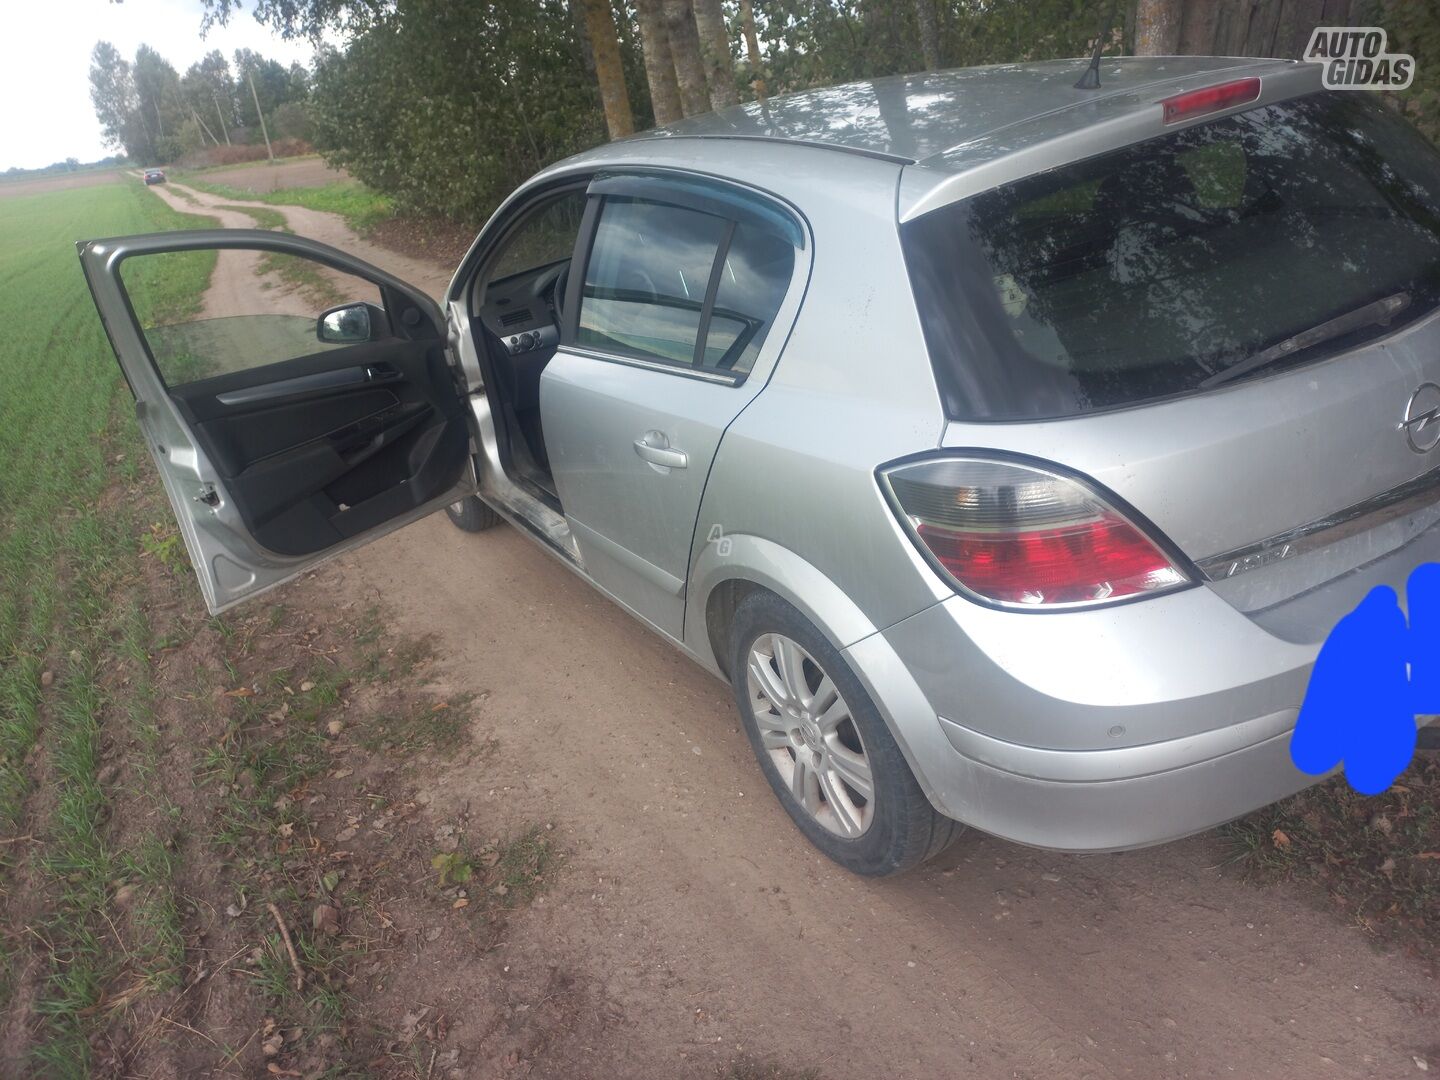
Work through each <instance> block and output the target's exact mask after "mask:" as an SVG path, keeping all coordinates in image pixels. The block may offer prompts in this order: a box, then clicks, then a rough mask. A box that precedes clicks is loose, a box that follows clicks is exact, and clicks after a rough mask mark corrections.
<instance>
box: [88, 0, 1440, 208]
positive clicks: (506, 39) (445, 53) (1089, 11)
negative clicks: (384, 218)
mask: <svg viewBox="0 0 1440 1080" xmlns="http://www.w3.org/2000/svg"><path fill="white" fill-rule="evenodd" d="M203 2H204V4H205V8H206V20H207V23H215V22H224V21H225V20H227V19H228V18H230V17H232V16H233V15H234V14H235V13H236V12H238V11H239V10H240V8H241V3H242V0H203ZM1110 7H1111V0H893V2H892V0H257V3H256V5H255V7H254V15H255V17H256V18H258V19H259V20H260V21H261V22H262V23H265V24H267V25H268V26H270V27H271V28H272V29H274V30H276V31H277V32H279V33H280V34H281V35H283V36H285V37H305V38H309V39H310V40H312V41H314V42H316V43H317V54H316V62H315V68H314V71H313V72H312V73H311V74H310V79H309V84H308V95H309V96H308V99H307V107H308V118H309V121H310V123H311V125H312V130H313V135H314V142H315V144H316V146H317V147H319V148H320V149H321V150H322V152H323V153H324V154H325V156H326V157H327V159H328V160H330V161H331V163H332V164H336V165H339V166H343V167H345V168H347V169H348V170H349V171H350V172H351V173H352V174H354V175H355V176H357V177H358V178H360V179H361V180H363V181H365V182H366V183H367V184H369V185H371V186H372V187H374V188H376V189H378V190H380V191H383V192H385V193H386V194H389V195H391V196H392V197H393V198H394V199H395V200H396V203H397V205H398V206H399V207H400V208H402V209H404V210H409V211H416V212H421V213H429V214H439V215H444V216H448V217H453V218H458V219H461V220H464V221H467V222H470V223H475V222H477V221H479V220H483V218H484V217H485V216H486V215H488V213H489V212H490V211H491V210H492V209H493V208H494V206H495V204H496V203H497V202H498V201H499V200H500V199H501V198H503V197H504V196H505V195H506V194H508V193H509V192H510V191H511V190H512V189H513V188H514V187H515V186H516V185H517V184H518V183H519V182H520V181H522V180H523V179H524V178H525V177H527V176H528V175H530V174H531V173H533V172H534V171H536V170H537V169H540V168H542V167H544V166H545V165H547V164H549V163H551V162H553V161H556V160H558V159H560V158H562V157H565V156H567V155H568V154H571V153H574V152H577V151H579V150H582V149H585V148H587V147H589V146H593V145H595V144H597V143H599V142H602V141H604V140H605V139H606V138H619V137H623V136H625V135H628V134H630V133H632V132H634V131H638V130H643V129H645V128H647V127H650V126H652V125H656V124H667V123H672V122H674V121H677V120H681V119H684V118H685V117H689V116H693V115H695V114H697V113H702V112H708V111H710V110H712V109H719V108H725V107H727V106H731V105H735V104H737V103H744V102H750V101H756V100H762V99H764V98H766V97H769V96H773V95H776V94H782V93H788V92H790V91H794V90H801V89H806V88H810V87H815V86H823V85H828V84H832V83H837V82H845V81H848V80H853V79H861V78H870V77H877V76H885V75H894V74H900V73H907V72H917V71H923V70H935V69H941V68H947V67H964V66H970V65H975V64H988V63H1004V62H1013V61H1022V60H1043V59H1051V58H1057V57H1078V56H1082V55H1084V54H1086V53H1088V52H1089V50H1090V48H1091V47H1092V46H1093V44H1094V42H1095V40H1096V37H1097V35H1098V33H1099V32H1100V29H1101V23H1102V21H1103V16H1104V14H1105V12H1106V10H1107V9H1110ZM1114 11H1115V12H1116V15H1115V19H1114V25H1113V27H1112V34H1111V38H1110V40H1109V41H1108V42H1107V49H1108V51H1110V52H1112V53H1120V52H1139V53H1149V54H1166V53H1194V54H1218V55H1251V56H1290V57H1295V56H1298V55H1299V54H1300V51H1301V49H1303V47H1304V45H1305V43H1306V41H1307V40H1308V37H1309V33H1310V30H1311V29H1312V28H1313V27H1314V26H1316V25H1322V24H1323V25H1345V24H1367V23H1368V24H1375V25H1382V26H1385V27H1386V28H1387V29H1388V30H1389V31H1390V34H1391V39H1392V46H1391V47H1392V48H1394V49H1397V50H1401V51H1409V52H1412V53H1414V54H1416V56H1417V59H1418V60H1419V72H1420V77H1419V78H1417V83H1416V86H1415V88H1414V89H1413V90H1412V91H1411V92H1410V93H1409V94H1408V95H1407V97H1406V99H1405V101H1404V103H1403V104H1404V105H1405V107H1407V108H1409V109H1410V110H1411V111H1412V112H1413V113H1415V114H1416V116H1417V117H1418V118H1419V119H1421V120H1422V122H1426V123H1429V124H1430V125H1431V130H1432V131H1434V130H1435V128H1436V126H1440V125H1437V120H1440V6H1437V5H1435V4H1433V3H1422V2H1420V0H1122V2H1119V3H1117V4H1116V5H1115V7H1114ZM332 40H340V41H342V42H344V47H343V48H339V49H337V48H333V47H329V46H327V45H325V44H324V42H327V41H332ZM97 52H98V48H97ZM214 55H218V54H212V56H214ZM222 59H223V58H222ZM134 66H135V68H136V72H137V74H138V69H139V67H140V57H138V56H137V58H136V64H135V65H134ZM198 66H199V65H197V67H198ZM194 71H195V68H192V69H191V72H194ZM191 72H187V75H186V79H189V78H190V77H191ZM172 74H173V73H172ZM1077 74H1078V72H1077ZM257 78H258V75H257ZM184 81H185V80H184V79H182V80H181V82H182V83H184ZM231 85H232V88H233V87H234V85H235V80H231ZM138 86H139V80H137V89H138ZM172 96H173V95H172ZM240 96H242V95H239V94H238V93H237V94H235V95H234V96H233V97H232V99H231V100H232V101H238V98H239V97H240ZM152 97H153V95H152ZM264 100H265V99H264V98H263V97H262V102H263V101H264ZM269 107H270V106H268V105H266V108H269ZM98 108H99V106H98V103H97V111H98ZM153 111H154V109H153V106H152V107H151V108H150V109H149V110H148V111H147V109H146V108H145V107H143V106H142V107H140V108H139V109H138V112H139V114H140V116H141V117H142V118H144V117H148V116H149V114H150V113H151V112H153ZM196 111H197V112H198V111H200V110H198V109H197V110H196ZM182 119H183V118H182ZM202 137H203V133H202Z"/></svg>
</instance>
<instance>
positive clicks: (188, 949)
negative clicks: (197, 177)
mask: <svg viewBox="0 0 1440 1080" xmlns="http://www.w3.org/2000/svg"><path fill="white" fill-rule="evenodd" d="M248 212H249V211H248V210H247V213H248ZM264 215H265V212H264V211H260V212H259V213H258V214H256V215H255V217H256V219H257V223H259V224H266V221H265V220H264ZM209 224H210V221H209V219H206V218H198V217H194V216H191V215H186V214H180V213H177V212H175V211H173V210H170V209H169V208H168V207H167V206H166V205H165V204H164V203H162V202H161V201H160V200H159V199H158V198H156V197H155V196H154V195H153V194H151V193H148V192H146V191H145V189H143V188H141V187H139V186H138V185H117V186H114V187H108V188H100V189H85V190H78V191H74V192H61V193H52V194H47V195H44V196H40V197H37V198H36V199H33V200H29V199H23V198H16V199H14V200H10V201H7V202H3V203H0V238H3V242H0V282H3V283H4V284H5V285H6V286H7V288H6V289H5V290H4V291H3V292H0V308H4V307H5V306H6V305H11V307H10V310H13V311H15V312H16V313H17V317H16V318H15V319H13V320H12V324H13V325H14V326H15V327H17V328H18V332H15V333H12V334H11V335H9V336H8V337H7V338H6V339H5V340H4V341H3V342H0V378H4V379H5V380H6V385H7V387H8V388H9V390H10V391H11V392H9V393H7V395H6V397H5V398H4V399H3V402H0V411H3V422H0V451H3V452H4V453H5V454H6V455H7V462H8V464H9V468H8V469H7V470H6V471H4V472H0V840H3V843H0V1076H5V1077H8V1076H35V1077H67V1078H68V1077H75V1078H80V1077H89V1076H129V1075H153V1076H170V1075H201V1074H204V1075H210V1074H211V1073H212V1072H213V1073H218V1074H223V1075H238V1074H243V1075H255V1074H277V1071H278V1074H279V1075H317V1076H318V1075H374V1076H397V1077H400V1076H403V1077H418V1076H423V1075H427V1073H428V1071H429V1069H428V1066H433V1064H434V1062H435V1060H436V1055H437V1053H441V1052H444V1053H446V1054H447V1055H448V1057H449V1058H450V1059H452V1060H453V1058H454V1056H455V1052H454V1051H453V1050H450V1051H447V1050H445V1039H446V1024H445V1023H444V1022H443V1021H441V1020H438V1019H432V1020H431V1021H429V1022H427V1023H426V1024H422V1025H416V1024H414V1023H410V1024H408V1025H407V1022H406V1016H407V1015H408V1010H409V1009H410V1008H412V1007H413V1000H414V999H413V996H412V997H406V996H403V995H396V994H394V993H393V992H392V993H386V994H379V993H378V992H372V991H374V987H376V986H378V985H380V984H381V983H383V984H385V985H387V986H388V985H391V984H393V983H395V982H397V981H398V982H401V983H402V984H403V983H404V982H405V980H406V979H408V981H409V984H410V985H413V986H419V987H423V986H424V985H425V980H426V979H427V978H429V977H430V976H429V973H430V972H431V970H432V967H431V965H433V964H436V963H440V964H441V965H442V966H443V967H444V968H446V969H449V970H458V969H461V968H462V967H463V968H466V969H476V970H479V971H484V970H485V965H486V964H487V963H488V961H487V958H486V950H487V949H488V948H490V947H491V946H492V945H493V942H494V941H495V940H496V939H497V938H498V936H499V934H500V932H501V928H502V927H503V925H504V922H505V920H506V918H507V917H508V916H509V915H510V913H511V912H512V911H513V910H515V909H517V908H519V907H522V906H524V905H525V904H526V903H528V902H529V901H530V900H531V899H532V898H535V897H537V896H539V895H540V894H541V893H542V892H543V890H544V889H545V887H546V884H547V882H548V880H549V878H550V876H551V874H552V873H554V872H555V870H556V868H557V866H558V865H559V861H560V858H561V855H560V853H559V851H558V849H557V848H556V846H555V839H554V833H553V832H552V831H551V830H550V828H548V827H546V826H545V825H537V824H534V823H527V822H524V821H514V822H511V823H509V825H508V826H499V825H496V824H495V823H489V824H488V825H487V826H486V827H485V828H484V829H483V831H482V830H481V827H480V823H479V822H472V821H471V820H470V818H469V813H468V809H466V810H465V811H464V812H462V813H460V814H459V815H453V814H452V815H451V816H448V817H446V818H445V819H444V820H443V821H442V822H437V821H436V820H432V817H431V813H430V811H429V810H428V809H427V806H426V804H425V803H424V802H423V801H422V800H421V799H420V797H419V796H418V795H417V790H416V785H415V783H414V780H413V763H414V762H415V761H416V760H424V759H426V757H427V755H432V754H435V753H436V752H445V753H450V754H453V753H456V752H458V751H459V750H460V748H461V747H462V746H463V745H464V744H465V742H466V741H467V740H468V738H469V734H468V733H469V731H470V728H471V717H470V703H469V702H468V701H467V700H465V699H463V698H459V697H452V698H451V699H449V700H438V699H436V698H435V697H434V696H433V695H432V694H431V693H429V692H428V691H427V690H426V688H425V685H424V684H425V679H426V675H425V671H426V668H427V665H428V663H429V658H428V654H427V651H426V649H425V648H424V647H423V645H421V644H417V643H404V642H396V641H394V640H393V639H392V638H391V637H390V636H389V635H388V633H387V629H386V625H385V621H384V619H383V618H382V617H381V615H380V614H379V612H378V611H375V610H369V611H355V610H343V609H337V608H336V605H335V600H334V597H333V593H331V592H330V591H328V590H325V589H323V588H318V587H317V588H315V589H312V590H310V591H309V592H308V593H307V592H306V589H305V586H304V585H303V583H302V584H297V585H294V586H292V587H291V588H290V589H288V590H287V593H286V596H287V600H292V599H293V598H296V597H298V598H299V600H298V604H297V606H296V607H294V608H287V607H285V606H282V605H279V604H270V605H268V606H258V607H257V608H252V609H246V610H245V611H244V612H242V613H241V614H239V615H227V616H226V617H224V618H209V617H207V616H206V615H205V614H204V611H203V607H202V606H201V605H200V604H199V602H198V599H197V596H196V590H195V586H194V580H193V575H192V573H191V571H190V568H189V566H188V563H187V559H186V555H185V552H184V548H183V545H182V544H181V542H180V538H179V536H178V534H177V533H176V531H175V529H174V527H173V521H172V518H171V512H170V509H169V507H168V505H167V504H166V503H165V501H164V499H163V496H162V495H161V494H160V491H159V485H158V484H157V483H156V482H155V477H154V473H153V470H152V469H151V467H150V465H149V462H148V460H147V459H146V455H145V451H144V449H143V447H142V446H141V445H140V442H139V438H138V432H137V430H136V428H135V425H134V421H133V418H132V416H131V407H132V406H131V402H130V398H129V394H128V392H127V391H126V389H125V387H124V384H123V381H122V380H121V378H120V375H119V370H118V368H117V366H116V365H115V363H114V359H113V357H112V355H111V352H110V349H109V345H108V343H107V342H106V340H105V337H104V334H103V331H102V329H101V327H100V325H99V320H98V319H97V318H96V317H95V314H94V310H93V307H92V305H91V300H90V297H89V295H88V292H87V290H86V288H85V285H84V281H83V278H82V276H81V274H80V270H79V266H78V264H77V263H76V261H75V255H74V246H73V240H74V237H75V236H76V235H77V234H78V235H86V236H97V235H118V234H125V233H131V232H150V231H156V230H160V229H167V228H185V227H204V226H207V225H209ZM213 266H214V259H213V256H212V255H207V254H201V253H194V254H191V255H187V256H185V257H183V258H176V257H173V256H171V257H167V258H166V259H164V260H140V261H137V262H136V263H135V264H132V266H131V267H130V268H128V269H127V273H126V283H127V286H128V287H129V289H130V291H131V295H132V299H133V301H134V302H135V304H136V307H137V310H138V311H139V313H140V314H141V316H142V317H146V316H150V317H155V318H158V319H160V320H162V321H171V320H179V319H185V318H187V317H190V316H193V315H195V314H196V313H198V311H199V310H200V308H201V303H202V297H203V293H204V290H205V287H206V285H207V283H208V281H209V279H210V275H211V272H212V269H213ZM159 271H163V272H164V276H163V277H161V276H157V273H158V272H159ZM22 311H23V312H25V313H27V316H28V318H25V319H22V318H20V317H18V313H19V312H22ZM37 314H39V315H44V316H45V318H43V319H42V318H37V317H36V316H37ZM485 753H486V749H485V746H484V745H483V744H482V745H481V746H480V747H479V748H478V749H475V750H472V751H471V756H472V758H473V757H476V756H478V757H480V758H481V759H483V756H484V754H485ZM437 860H439V861H438V863H437ZM441 866H443V867H444V868H445V869H446V871H447V873H446V874H445V875H443V877H442V875H441V874H440V873H439V870H440V867H441ZM461 879H463V880H461ZM427 924H429V927H428V929H426V926H427ZM403 927H409V928H412V929H408V930H407V929H404V928H403ZM417 927H418V929H413V928H417ZM421 931H424V934H423V936H419V935H420V934H421ZM377 957H381V958H384V960H385V962H384V963H383V964H382V963H380V962H379V961H378V960H377V959H376V958H377ZM397 957H398V959H397ZM412 960H413V965H412ZM409 966H413V968H414V972H413V973H412V972H410V970H409ZM480 977H482V978H485V977H490V978H493V975H492V976H483V975H482V976H480ZM417 992H419V991H417ZM417 1063H418V1064H417ZM427 1063H428V1064H427ZM454 1071H455V1070H454V1069H453V1068H450V1067H447V1069H446V1070H445V1072H444V1075H447V1076H448V1075H452V1074H453V1073H454ZM437 1075H440V1074H437Z"/></svg>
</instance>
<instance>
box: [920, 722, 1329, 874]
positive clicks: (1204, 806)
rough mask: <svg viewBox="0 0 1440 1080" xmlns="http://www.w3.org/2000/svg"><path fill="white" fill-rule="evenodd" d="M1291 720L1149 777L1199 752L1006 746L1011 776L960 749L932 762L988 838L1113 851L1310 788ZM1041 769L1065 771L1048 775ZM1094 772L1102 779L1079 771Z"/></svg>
mask: <svg viewBox="0 0 1440 1080" xmlns="http://www.w3.org/2000/svg"><path fill="white" fill-rule="evenodd" d="M1294 719H1295V713H1294V712H1293V711H1289V712H1284V713H1277V714H1275V715H1273V716H1267V717H1260V718H1257V720H1256V721H1253V722H1251V723H1256V724H1260V725H1262V726H1265V727H1270V726H1275V725H1276V724H1279V725H1282V726H1284V729H1285V730H1283V731H1282V732H1281V733H1279V734H1276V735H1271V736H1270V737H1268V738H1265V739H1262V740H1261V741H1259V742H1256V743H1252V744H1249V745H1246V746H1243V747H1240V748H1238V749H1234V750H1231V751H1229V752H1227V753H1222V754H1220V755H1218V756H1215V757H1209V758H1204V757H1198V759H1197V760H1193V761H1191V762H1190V763H1188V764H1184V765H1181V766H1179V767H1176V768H1167V769H1162V770H1160V771H1153V772H1147V771H1145V770H1146V769H1148V768H1151V766H1152V762H1153V760H1156V759H1181V758H1184V757H1187V756H1189V755H1198V754H1199V753H1202V752H1203V751H1202V750H1201V749H1200V748H1199V747H1197V746H1195V745H1194V744H1191V743H1190V741H1189V740H1184V739H1177V740H1173V741H1171V742H1166V743H1155V744H1151V745H1150V746H1144V747H1135V748H1132V749H1125V750H1092V751H1064V750H1062V751H1054V750H1043V749H1038V748H1034V747H1013V746H1012V747H1008V748H1006V752H1005V755H1004V756H1005V758H1006V759H1007V761H1008V762H1009V763H1011V764H1018V765H1019V766H1020V767H1021V768H1022V769H1024V770H1025V771H1022V772H1015V771H1011V769H1008V768H1002V767H1000V766H998V765H996V764H993V763H991V762H986V761H981V760H978V759H976V758H974V757H971V756H970V755H968V754H966V753H964V752H963V751H962V750H960V749H959V748H958V747H957V748H956V749H955V751H954V757H953V758H952V759H950V760H949V761H944V760H943V759H942V760H941V761H936V762H934V763H933V764H934V765H937V766H939V767H940V768H942V769H944V770H946V771H948V772H950V773H951V774H952V776H951V778H950V780H949V782H950V783H954V782H955V781H956V780H958V781H959V782H960V783H962V784H963V785H964V787H965V788H967V789H968V794H967V796H966V798H965V800H964V801H963V803H962V805H960V806H958V807H957V808H956V811H955V812H956V814H957V816H961V817H971V818H974V819H975V820H974V824H975V825H976V826H977V827H979V828H982V829H985V830H986V831H987V832H993V833H995V834H997V835H999V836H1003V837H1005V838H1006V839H1010V840H1015V841H1018V842H1020V843H1024V844H1032V845H1035V846H1037V847H1047V848H1056V849H1060V850H1065V851H1114V850H1121V849H1125V848H1135V847H1145V846H1147V845H1150V844H1158V843H1163V842H1165V841H1167V840H1176V839H1179V838H1180V837H1182V836H1188V835H1190V834H1191V833H1195V832H1200V831H1202V830H1204V829H1208V828H1211V827H1212V826H1215V825H1219V824H1222V823H1224V822H1226V821H1230V820H1231V819H1233V818H1237V817H1240V816H1241V815H1243V814H1246V813H1249V812H1250V811H1251V810H1256V809H1258V808H1260V807H1262V806H1265V805H1267V804H1269V803H1272V802H1275V801H1276V800H1277V799H1283V798H1285V797H1286V796H1287V795H1293V794H1294V793H1295V792H1297V791H1300V790H1301V789H1302V788H1305V787H1307V786H1308V785H1310V784H1313V783H1315V782H1316V781H1317V779H1319V778H1318V777H1314V776H1307V775H1306V774H1304V773H1302V772H1300V771H1299V770H1298V769H1296V768H1295V766H1294V765H1293V764H1291V761H1290V728H1291V727H1292V726H1293V724H1294ZM1247 726H1249V725H1248V724H1242V725H1236V727H1237V728H1245V727H1247ZM941 728H942V730H944V732H945V734H946V735H947V736H948V737H949V738H950V739H951V741H952V743H957V742H959V743H965V744H967V745H969V744H972V743H973V738H974V736H975V734H976V733H972V732H968V731H967V730H966V729H964V728H961V727H959V725H955V724H952V723H950V722H949V721H945V720H941ZM1233 730H1234V729H1222V730H1221V731H1220V732H1217V733H1215V734H1219V735H1228V734H1229V733H1230V732H1231V731H1233ZM979 738H980V739H985V738H986V737H985V736H979ZM1225 741H1229V740H1225ZM1047 771H1049V772H1054V773H1059V774H1061V775H1044V773H1045V772H1047ZM1097 773H1098V774H1107V777H1106V778H1105V779H1080V778H1078V777H1077V775H1076V774H1097ZM1034 774H1039V775H1034Z"/></svg>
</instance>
